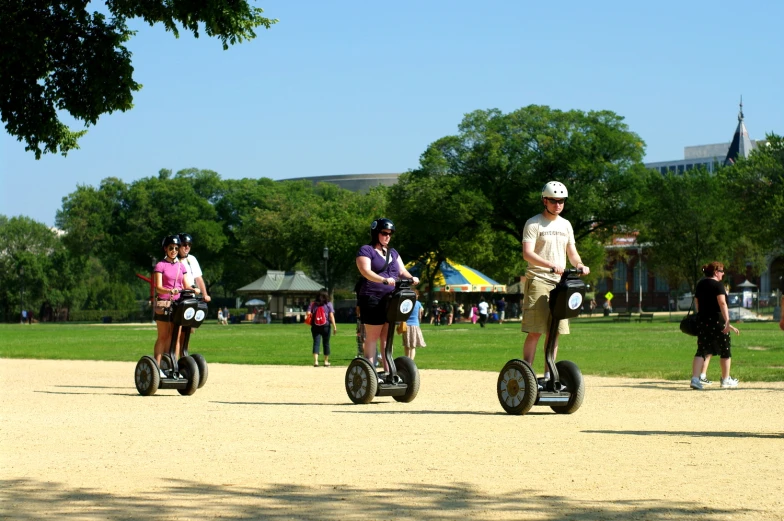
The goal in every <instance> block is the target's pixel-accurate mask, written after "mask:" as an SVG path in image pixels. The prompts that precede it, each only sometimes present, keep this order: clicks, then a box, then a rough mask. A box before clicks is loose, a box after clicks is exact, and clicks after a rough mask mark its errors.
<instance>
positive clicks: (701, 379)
mask: <svg viewBox="0 0 784 521" xmlns="http://www.w3.org/2000/svg"><path fill="white" fill-rule="evenodd" d="M700 383H701V384H702V385H713V380H708V379H707V378H704V377H702V376H700Z"/></svg>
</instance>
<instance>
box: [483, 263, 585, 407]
mask: <svg viewBox="0 0 784 521" xmlns="http://www.w3.org/2000/svg"><path fill="white" fill-rule="evenodd" d="M580 273H581V272H580V270H576V269H568V270H565V271H564V273H563V275H562V276H561V280H560V282H559V283H558V284H556V286H555V288H554V289H553V290H552V291H551V292H550V328H549V332H548V335H547V346H546V349H545V362H546V364H547V369H548V371H549V372H550V379H549V380H544V378H541V379H537V378H536V373H535V372H534V370H533V368H532V367H531V365H530V364H529V363H528V362H526V361H525V360H519V359H514V360H510V361H508V362H507V363H506V365H504V368H503V369H501V373H500V374H499V375H498V384H497V386H496V390H497V392H498V401H499V402H501V407H503V409H504V410H505V411H506V412H507V413H509V414H517V415H520V414H526V413H527V412H528V411H530V410H531V407H533V406H534V405H544V406H549V407H550V408H551V409H552V410H553V411H555V412H556V413H559V414H572V413H573V412H575V411H577V409H579V408H580V406H581V405H582V403H583V398H584V397H585V384H584V382H583V375H582V373H581V372H580V369H579V368H578V367H577V365H576V364H574V363H573V362H569V361H568V360H562V361H560V362H557V363H554V358H555V342H556V334H557V332H558V324H559V323H560V322H561V320H564V319H568V318H573V317H576V316H577V315H579V314H580V309H581V307H582V304H583V299H584V298H585V283H584V282H583V281H582V280H580V279H579V277H578V275H579V274H580Z"/></svg>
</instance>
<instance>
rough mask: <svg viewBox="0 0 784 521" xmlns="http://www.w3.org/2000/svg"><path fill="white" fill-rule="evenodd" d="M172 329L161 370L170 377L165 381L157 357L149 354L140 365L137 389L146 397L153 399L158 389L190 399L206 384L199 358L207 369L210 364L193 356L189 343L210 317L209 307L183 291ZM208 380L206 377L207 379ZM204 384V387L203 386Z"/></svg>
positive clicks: (190, 292) (173, 313)
mask: <svg viewBox="0 0 784 521" xmlns="http://www.w3.org/2000/svg"><path fill="white" fill-rule="evenodd" d="M171 313H172V323H173V324H174V327H173V328H172V336H171V342H170V344H169V352H168V353H164V354H163V356H162V357H161V369H163V371H164V373H165V374H166V375H167V376H166V378H161V376H160V374H159V372H158V364H157V363H156V362H155V358H153V357H151V356H148V355H145V356H143V357H142V358H141V359H140V360H139V362H138V363H137V364H136V371H135V381H136V390H137V391H139V394H141V395H142V396H151V395H153V394H155V393H156V392H157V391H158V389H177V392H179V393H180V394H182V395H186V396H190V395H191V394H193V393H195V392H196V389H198V388H199V387H201V386H202V385H204V384H203V383H202V379H201V376H200V372H199V369H200V366H199V362H198V361H197V359H196V356H199V357H200V358H201V360H202V362H203V365H204V367H205V375H206V367H207V363H206V361H204V358H203V357H201V356H200V355H194V356H189V355H188V354H187V353H188V342H189V340H190V332H191V329H193V328H197V327H199V326H200V325H201V324H202V322H203V321H204V318H205V317H206V316H207V304H206V303H205V302H204V301H203V300H201V299H200V298H197V297H196V296H195V294H194V293H193V292H192V291H183V292H182V296H181V297H180V299H179V300H176V301H174V302H172V307H171ZM180 329H182V330H183V346H182V352H183V356H182V357H181V358H180V359H179V360H176V346H177V337H178V336H179V334H180ZM204 381H206V376H205V378H204ZM200 383H201V385H200Z"/></svg>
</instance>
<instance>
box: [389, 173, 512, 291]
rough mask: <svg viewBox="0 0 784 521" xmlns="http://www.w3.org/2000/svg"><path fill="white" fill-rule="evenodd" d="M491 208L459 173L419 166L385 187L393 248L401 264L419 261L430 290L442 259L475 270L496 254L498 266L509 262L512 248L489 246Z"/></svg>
mask: <svg viewBox="0 0 784 521" xmlns="http://www.w3.org/2000/svg"><path fill="white" fill-rule="evenodd" d="M490 211H491V208H490V205H489V203H488V201H487V199H486V198H485V197H484V196H483V195H482V194H481V193H479V192H477V191H476V190H472V189H470V188H468V187H466V186H465V184H464V183H463V182H462V181H461V179H459V178H458V177H456V176H448V175H442V174H441V173H439V172H432V173H431V171H427V170H424V169H420V170H417V171H414V172H411V173H408V174H404V175H402V176H400V178H399V179H398V182H397V184H395V185H394V186H392V187H391V188H390V190H389V217H390V218H391V219H392V220H393V221H394V222H395V228H396V231H395V249H397V250H398V251H400V252H401V254H403V259H404V261H405V262H407V263H408V262H419V267H420V275H421V279H422V280H423V281H425V282H427V283H428V285H429V287H430V288H432V287H433V281H434V280H435V278H436V277H437V276H438V267H439V266H440V265H441V262H443V261H445V260H446V259H450V260H453V261H456V262H461V263H466V264H469V263H470V264H471V266H472V267H474V268H476V269H480V270H481V269H482V268H484V267H486V266H488V265H490V264H492V263H493V262H495V261H497V259H498V258H499V256H500V258H501V259H503V260H502V261H501V263H500V264H501V265H509V264H510V260H512V259H513V257H511V256H510V253H511V252H510V251H509V250H503V251H501V252H500V253H499V252H498V250H496V249H495V248H494V247H493V245H492V243H493V241H494V239H495V237H493V231H492V230H491V229H490V228H489V226H487V216H488V215H489V213H490ZM506 246H508V244H507V245H506ZM518 253H519V252H518ZM518 257H519V255H518ZM511 264H512V265H513V264H514V261H512V262H511ZM488 275H489V274H488Z"/></svg>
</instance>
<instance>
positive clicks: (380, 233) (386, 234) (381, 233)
mask: <svg viewBox="0 0 784 521" xmlns="http://www.w3.org/2000/svg"><path fill="white" fill-rule="evenodd" d="M378 234H379V235H383V236H384V237H389V236H390V235H392V232H378Z"/></svg>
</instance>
